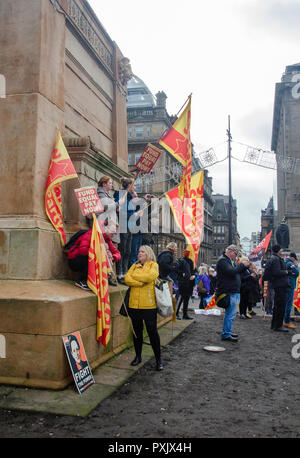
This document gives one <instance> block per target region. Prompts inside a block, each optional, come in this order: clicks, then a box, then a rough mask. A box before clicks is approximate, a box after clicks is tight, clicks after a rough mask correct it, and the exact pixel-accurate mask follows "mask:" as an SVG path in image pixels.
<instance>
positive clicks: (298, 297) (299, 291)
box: [293, 276, 300, 312]
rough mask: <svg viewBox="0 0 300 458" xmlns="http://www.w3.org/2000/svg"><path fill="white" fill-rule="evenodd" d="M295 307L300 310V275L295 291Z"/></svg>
mask: <svg viewBox="0 0 300 458" xmlns="http://www.w3.org/2000/svg"><path fill="white" fill-rule="evenodd" d="M293 305H294V307H296V309H297V310H298V312H300V276H299V277H298V281H297V286H296V289H295V292H294V303H293Z"/></svg>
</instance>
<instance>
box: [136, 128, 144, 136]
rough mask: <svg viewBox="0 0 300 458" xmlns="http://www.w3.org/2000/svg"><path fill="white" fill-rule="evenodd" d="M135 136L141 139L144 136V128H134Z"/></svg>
mask: <svg viewBox="0 0 300 458" xmlns="http://www.w3.org/2000/svg"><path fill="white" fill-rule="evenodd" d="M135 136H136V137H137V138H141V137H143V136H144V126H136V128H135Z"/></svg>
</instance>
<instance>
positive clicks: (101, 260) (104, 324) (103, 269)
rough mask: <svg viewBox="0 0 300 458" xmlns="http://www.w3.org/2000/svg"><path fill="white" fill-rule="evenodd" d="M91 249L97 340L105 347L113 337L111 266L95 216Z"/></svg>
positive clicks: (88, 282)
mask: <svg viewBox="0 0 300 458" xmlns="http://www.w3.org/2000/svg"><path fill="white" fill-rule="evenodd" d="M93 219H94V223H93V229H92V236H91V243H90V249H89V265H88V281H87V284H88V286H89V287H90V289H91V290H92V291H93V292H94V293H95V294H96V295H97V299H98V301H97V340H98V341H99V342H101V343H102V344H103V345H104V346H105V347H106V346H107V344H108V342H109V339H110V335H111V312H110V299H109V290H108V271H109V264H108V259H107V256H106V250H105V246H104V240H103V236H102V233H101V230H100V227H99V224H98V221H97V218H96V216H95V214H93Z"/></svg>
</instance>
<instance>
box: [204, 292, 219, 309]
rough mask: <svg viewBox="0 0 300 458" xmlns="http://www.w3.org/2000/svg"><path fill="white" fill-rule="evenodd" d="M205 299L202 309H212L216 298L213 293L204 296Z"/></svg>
mask: <svg viewBox="0 0 300 458" xmlns="http://www.w3.org/2000/svg"><path fill="white" fill-rule="evenodd" d="M205 301H206V307H205V309H204V310H210V309H213V308H214V307H216V305H217V304H216V298H215V295H214V294H213V295H211V296H208V297H206V298H205Z"/></svg>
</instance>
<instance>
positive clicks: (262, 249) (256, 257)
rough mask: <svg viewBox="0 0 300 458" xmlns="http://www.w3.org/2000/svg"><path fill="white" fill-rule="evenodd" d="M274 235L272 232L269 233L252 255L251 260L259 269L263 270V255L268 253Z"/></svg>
mask: <svg viewBox="0 0 300 458" xmlns="http://www.w3.org/2000/svg"><path fill="white" fill-rule="evenodd" d="M271 235H272V231H271V232H269V233H268V234H267V235H266V236H265V238H264V239H263V240H262V241H261V242H260V243H259V244H258V245H257V247H255V248H254V249H253V250H252V251H251V253H250V255H249V259H250V261H252V262H253V263H254V264H255V266H256V268H257V269H261V260H262V258H263V255H264V254H265V253H266V251H267V249H268V246H269V243H270V238H271Z"/></svg>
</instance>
